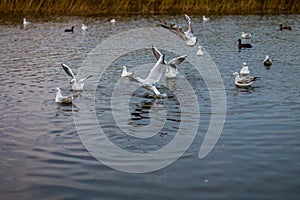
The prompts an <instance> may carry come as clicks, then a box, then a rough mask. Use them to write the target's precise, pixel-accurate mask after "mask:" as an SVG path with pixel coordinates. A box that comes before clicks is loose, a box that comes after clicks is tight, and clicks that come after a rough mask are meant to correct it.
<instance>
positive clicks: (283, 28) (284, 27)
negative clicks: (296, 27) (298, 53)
mask: <svg viewBox="0 0 300 200" xmlns="http://www.w3.org/2000/svg"><path fill="white" fill-rule="evenodd" d="M279 26H280V28H279V30H280V31H283V30H290V31H291V30H292V27H291V26H283V25H282V24H279Z"/></svg>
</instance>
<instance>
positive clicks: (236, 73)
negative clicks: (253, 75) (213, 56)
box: [231, 72, 239, 77]
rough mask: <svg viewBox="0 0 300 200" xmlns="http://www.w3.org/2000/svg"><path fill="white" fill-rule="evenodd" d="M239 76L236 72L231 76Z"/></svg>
mask: <svg viewBox="0 0 300 200" xmlns="http://www.w3.org/2000/svg"><path fill="white" fill-rule="evenodd" d="M238 75H239V73H238V72H234V73H233V74H232V75H231V76H234V77H236V76H238Z"/></svg>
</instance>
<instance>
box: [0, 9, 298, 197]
mask: <svg viewBox="0 0 300 200" xmlns="http://www.w3.org/2000/svg"><path fill="white" fill-rule="evenodd" d="M23 17H24V16H20V15H16V16H6V15H2V16H1V17H0V41H1V43H0V47H1V48H0V63H1V65H0V69H1V74H0V84H1V87H0V105H1V114H0V115H1V117H0V135H1V137H0V148H1V151H0V154H1V156H0V158H1V159H0V181H1V184H0V197H1V199H17V198H18V199H154V198H157V199H272V200H273V199H299V197H300V192H299V187H300V181H299V177H298V175H299V174H300V159H299V158H300V157H299V153H300V135H299V133H300V132H299V130H300V109H299V108H300V91H299V86H300V79H299V75H300V74H299V69H300V68H299V63H300V56H299V52H300V46H299V43H300V37H299V36H300V34H299V29H300V25H299V24H300V21H299V19H300V18H299V15H248V16H211V20H210V21H208V22H206V23H203V22H202V16H201V15H199V16H196V15H194V16H193V15H192V16H191V18H192V20H193V24H194V32H195V34H196V35H197V36H198V38H199V43H200V44H201V45H202V46H203V47H204V48H205V50H206V51H207V52H208V53H209V55H210V56H211V58H212V60H213V61H214V63H215V64H216V66H217V69H218V70H219V72H220V74H221V76H222V79H223V82H224V87H225V92H226V102H227V104H226V105H227V106H226V121H225V124H224V128H223V130H222V134H221V136H220V138H219V139H218V142H217V143H216V145H215V146H214V148H213V149H212V151H211V152H210V153H209V154H208V155H207V156H206V157H204V158H202V159H199V157H198V153H199V148H200V146H201V145H202V142H203V140H204V137H205V133H206V132H207V129H208V126H209V122H210V121H209V120H210V118H211V117H212V116H213V115H217V113H213V112H212V110H211V97H210V93H209V91H208V88H207V85H206V83H205V81H204V79H203V77H201V75H200V74H198V73H197V71H195V68H192V67H191V66H190V64H189V63H188V62H183V63H182V65H181V66H180V68H179V75H180V76H181V77H185V78H186V79H187V80H188V81H189V83H190V84H191V86H192V88H193V89H194V91H195V94H196V96H197V100H198V104H199V108H200V109H199V112H200V122H199V128H198V130H197V134H196V137H195V138H194V140H193V142H192V144H191V146H190V147H189V148H188V149H187V151H186V152H185V153H184V154H183V155H182V156H181V157H180V158H179V159H177V160H176V161H175V162H173V163H172V164H170V165H168V166H167V167H165V168H162V169H160V170H157V171H153V172H149V173H136V174H135V173H126V172H121V171H118V170H115V169H112V168H110V167H108V166H106V165H104V164H103V163H101V162H99V161H98V160H97V159H96V158H95V157H93V156H92V155H91V154H90V153H89V151H88V150H87V149H86V147H85V146H84V145H83V143H82V141H81V138H80V137H79V133H78V131H77V129H76V125H75V122H74V119H76V117H78V116H80V115H82V113H83V111H82V108H80V107H76V106H73V107H72V106H63V105H58V104H57V103H55V102H54V97H55V93H54V92H53V91H52V90H53V88H55V87H57V86H59V87H60V88H61V89H62V92H63V94H71V93H72V92H71V91H70V90H69V89H70V86H69V84H68V83H69V77H67V76H66V74H65V73H64V71H63V70H62V68H61V67H60V63H62V62H65V63H67V64H68V65H69V66H71V67H72V68H73V69H74V71H76V72H77V71H78V70H79V68H80V67H81V64H82V63H84V61H85V60H86V59H87V57H88V53H89V52H91V51H92V50H93V49H94V48H95V47H96V46H97V45H98V44H101V42H103V41H105V40H106V39H107V38H109V37H111V36H113V35H115V34H117V33H121V32H122V31H127V30H131V29H134V28H142V27H150V26H153V27H155V26H156V25H157V24H159V23H161V22H164V21H166V22H176V23H179V24H181V25H182V26H184V20H183V17H182V16H181V15H178V16H156V15H153V16H152V15H150V16H139V15H136V16H117V17H116V16H115V18H116V21H117V23H116V24H115V25H112V24H110V22H109V21H110V19H111V17H83V16H74V17H72V16H26V17H27V20H28V21H31V22H32V23H31V24H30V25H28V26H26V27H23V25H22V18H23ZM82 23H84V24H87V25H88V26H89V31H88V32H83V31H82V30H80V27H81V24H82ZM279 23H284V24H289V25H291V26H292V27H293V30H292V31H278V29H279V26H278V25H279ZM72 25H75V32H74V33H73V34H70V33H64V31H63V30H64V29H65V28H70V27H71V26H72ZM242 31H246V32H252V33H253V37H252V39H251V40H244V42H249V43H251V44H252V46H253V48H251V49H246V50H241V51H239V50H238V48H237V39H238V38H239V37H240V34H241V32H242ZM141 37H143V36H141ZM150 39H151V38H150ZM116 43H117V41H116ZM128 45H129V46H130V45H133V43H130V42H129V43H128ZM113 47H114V46H113V45H112V46H111V48H113ZM150 48H151V46H150V47H149V49H146V50H143V51H140V52H135V54H134V56H129V57H122V55H120V58H119V59H118V60H116V61H115V63H113V64H112V65H111V67H110V68H109V70H107V72H106V75H105V76H102V78H101V79H99V80H100V83H101V84H100V83H99V85H98V86H97V92H96V96H95V102H94V104H93V106H95V110H96V117H97V120H98V121H99V123H100V124H101V126H102V127H103V130H105V133H106V134H107V136H108V138H109V139H110V140H111V141H113V142H114V143H115V144H116V145H118V146H119V147H120V148H124V149H126V150H128V151H132V152H139V153H143V152H144V153H147V152H151V151H155V150H158V149H161V148H163V147H164V146H165V145H167V144H168V143H170V142H171V141H172V140H173V139H174V138H175V135H176V132H177V130H178V127H179V126H180V123H181V121H180V117H181V115H182V113H180V104H179V103H178V101H179V100H178V98H176V96H174V94H173V93H172V92H171V91H170V90H168V88H166V87H164V86H163V84H160V86H159V89H160V90H161V91H163V92H166V93H168V95H169V97H168V98H165V99H153V98H152V96H151V93H150V92H148V91H147V90H145V89H143V88H138V89H137V90H136V91H135V92H134V93H133V95H132V97H131V99H130V104H129V114H130V116H131V118H130V119H128V125H127V126H128V127H129V128H130V127H131V126H135V127H144V126H146V125H147V124H149V123H150V122H151V120H150V119H151V117H152V118H153V120H157V122H159V120H160V118H159V116H161V115H160V114H162V115H163V116H164V113H163V112H162V113H160V112H161V111H162V110H165V109H166V110H167V111H166V116H167V117H166V123H165V124H164V127H163V129H162V130H161V131H159V132H158V134H157V135H155V136H153V137H151V139H149V140H144V139H141V138H138V137H134V136H132V135H131V136H128V135H126V134H125V133H124V132H122V130H121V129H120V127H118V124H116V122H115V121H114V119H113V115H112V110H111V104H110V102H111V90H112V88H114V87H115V84H114V81H113V80H119V75H120V73H121V70H120V69H118V68H117V67H116V68H115V71H114V66H122V65H125V64H126V65H129V66H131V67H132V66H134V65H135V64H140V63H143V62H149V60H152V59H154V58H153V55H152V54H151V50H150ZM266 54H268V55H270V57H271V58H272V59H273V60H274V63H273V65H272V66H271V67H270V68H266V67H265V66H263V64H262V60H263V59H264V57H265V55H266ZM101 55H102V56H103V55H105V52H103V54H100V55H99V56H101ZM166 56H167V57H168V59H169V58H171V57H172V56H173V55H172V54H171V53H170V52H169V53H168V52H167V53H166ZM199 59H201V58H199ZM243 62H247V64H248V66H249V69H250V71H251V75H253V76H259V77H260V79H259V80H257V81H256V82H255V83H254V84H253V87H252V88H250V89H243V88H236V87H235V85H234V79H233V77H232V76H231V74H232V73H233V72H235V71H239V70H240V68H241V66H242V63H243ZM94 70H97V69H94ZM87 81H88V80H87ZM178 81H180V80H179V79H177V80H171V81H169V82H168V83H166V84H169V86H170V87H174V88H175V89H178V87H179V86H178V84H179V85H180V82H178ZM123 84H131V83H130V82H126V81H125V82H124V83H123ZM176 84H177V85H176ZM91 92H92V90H89V89H88V88H87V89H86V90H85V91H83V92H82V93H80V94H79V96H78V97H77V98H76V99H75V105H76V102H77V105H80V104H79V102H81V103H82V104H86V105H87V106H88V107H89V106H91V105H90V101H87V100H86V99H85V98H86V97H87V96H88V95H89V94H90V93H91ZM124 92H126V91H124ZM183 92H185V91H183ZM188 106H192V103H190V104H188ZM191 113H192V112H191ZM120 117H121V118H122V119H127V116H120ZM191 121H193V119H191ZM89 125H90V124H89V121H88V120H87V121H86V122H85V126H84V127H83V129H85V130H86V131H87V132H92V131H94V130H92V129H91V127H90V126H89ZM154 128H156V127H155V126H154ZM157 128H159V127H157ZM186 134H189V130H186ZM172 153H173V154H175V153H176V152H170V154H171V155H172ZM161 159H163V158H161ZM122 164H124V163H120V165H122Z"/></svg>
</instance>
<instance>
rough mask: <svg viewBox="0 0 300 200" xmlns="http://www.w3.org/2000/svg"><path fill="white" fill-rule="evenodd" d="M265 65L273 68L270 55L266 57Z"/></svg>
mask: <svg viewBox="0 0 300 200" xmlns="http://www.w3.org/2000/svg"><path fill="white" fill-rule="evenodd" d="M263 63H264V65H265V66H271V65H272V60H271V58H270V57H269V55H266V58H265V59H264V61H263Z"/></svg>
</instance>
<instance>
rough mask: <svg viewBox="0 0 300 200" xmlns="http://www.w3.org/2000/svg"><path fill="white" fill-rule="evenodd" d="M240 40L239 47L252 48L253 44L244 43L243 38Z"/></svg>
mask: <svg viewBox="0 0 300 200" xmlns="http://www.w3.org/2000/svg"><path fill="white" fill-rule="evenodd" d="M238 42H239V44H238V47H239V49H241V48H251V47H252V45H251V44H242V40H241V39H238Z"/></svg>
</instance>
